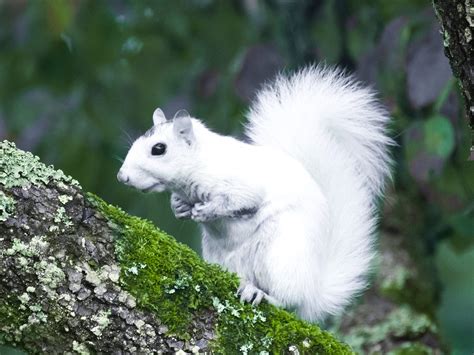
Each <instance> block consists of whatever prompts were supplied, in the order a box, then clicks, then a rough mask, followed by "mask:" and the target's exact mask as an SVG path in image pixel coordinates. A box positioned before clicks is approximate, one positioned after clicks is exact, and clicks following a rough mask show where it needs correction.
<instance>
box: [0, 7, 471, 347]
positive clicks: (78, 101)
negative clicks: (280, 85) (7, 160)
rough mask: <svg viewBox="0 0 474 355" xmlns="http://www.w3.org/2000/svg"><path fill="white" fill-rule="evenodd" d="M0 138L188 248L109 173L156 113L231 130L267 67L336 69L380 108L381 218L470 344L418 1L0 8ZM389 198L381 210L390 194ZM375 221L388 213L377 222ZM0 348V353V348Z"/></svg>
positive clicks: (467, 234)
mask: <svg viewBox="0 0 474 355" xmlns="http://www.w3.org/2000/svg"><path fill="white" fill-rule="evenodd" d="M0 23H1V25H0V138H2V139H3V138H6V139H9V140H12V141H14V142H16V143H17V144H18V145H19V146H20V147H21V148H24V149H28V150H31V151H33V152H35V153H36V154H38V155H39V156H40V157H41V158H42V160H43V161H46V162H48V163H52V164H54V165H55V166H56V167H58V168H61V169H63V170H64V171H65V172H66V173H68V174H70V175H73V176H74V177H75V178H77V179H78V180H79V181H80V182H81V183H82V185H83V187H84V188H85V190H88V191H92V192H94V193H96V194H98V195H99V196H101V197H103V198H104V199H105V200H107V201H110V202H112V203H114V204H117V205H119V206H122V207H123V208H124V209H125V210H126V211H127V212H130V213H132V214H136V215H139V216H143V217H146V218H148V219H151V220H153V221H154V222H155V223H156V224H157V225H158V226H159V227H160V228H162V229H164V230H165V231H168V232H169V233H171V234H172V235H174V236H176V237H177V238H179V239H180V240H182V241H183V242H185V243H188V244H190V245H191V246H192V247H193V248H195V249H197V250H199V234H198V231H197V229H196V227H195V226H194V225H193V224H192V223H190V222H182V221H177V220H175V219H174V218H173V216H172V215H171V211H170V208H169V203H168V196H167V195H161V196H158V195H144V194H140V193H138V192H137V191H133V190H129V189H127V188H126V187H124V186H123V185H120V184H119V183H118V182H117V180H116V178H115V176H116V172H117V170H118V168H119V167H120V159H121V158H123V157H124V156H125V154H126V152H127V148H128V146H129V143H130V140H132V139H133V138H135V137H137V136H139V135H140V134H141V133H142V132H144V131H145V130H146V129H148V128H149V127H150V126H151V114H152V112H153V110H154V109H155V108H156V107H157V106H160V107H162V108H163V109H164V110H165V112H166V113H167V114H168V115H172V114H174V112H175V111H177V110H178V109H181V108H186V109H188V111H189V112H191V113H192V114H193V115H194V116H196V117H199V118H202V119H203V120H204V121H205V122H206V123H207V124H208V125H209V126H210V127H212V128H213V129H215V130H216V131H218V132H221V133H223V134H232V135H235V136H239V135H240V132H241V128H242V123H243V122H244V118H243V117H244V114H245V111H246V108H247V107H248V103H249V99H250V98H251V97H252V95H253V93H254V92H255V90H256V89H257V88H258V87H259V85H261V84H262V82H264V81H265V80H270V79H271V77H272V76H273V75H274V74H275V73H276V72H277V71H279V70H282V71H291V70H293V69H295V68H298V67H301V66H303V65H304V64H307V63H313V62H319V61H324V62H326V63H328V64H339V65H341V66H343V67H345V68H347V69H348V70H350V71H354V72H355V73H356V75H357V76H358V77H359V78H360V79H361V80H363V81H364V82H366V83H368V84H370V85H373V86H375V87H376V88H377V89H378V90H379V91H380V93H381V95H380V96H381V98H382V100H383V102H384V103H385V105H386V106H387V107H388V108H389V110H390V111H391V113H392V115H393V117H394V120H393V125H392V132H393V133H392V134H393V137H395V139H396V140H397V142H398V143H399V147H397V148H396V149H395V151H394V156H395V160H396V162H397V165H396V167H395V179H394V184H393V187H392V188H391V189H390V193H389V198H388V200H389V201H392V200H395V199H396V200H398V199H402V200H403V203H406V204H407V205H406V207H407V208H406V209H405V210H404V211H403V212H399V211H400V209H399V208H388V209H387V211H388V212H387V213H390V214H391V215H390V216H388V217H390V219H391V221H392V222H391V223H392V224H393V221H396V224H397V223H398V227H397V228H398V229H399V230H400V231H401V232H403V233H405V234H406V236H407V239H410V242H411V243H413V246H414V248H415V247H416V248H421V249H422V250H423V252H424V255H425V256H426V258H428V259H429V260H430V261H431V262H432V265H433V272H434V273H436V274H437V275H438V277H439V285H438V288H439V292H440V297H441V298H440V304H439V307H438V315H439V317H440V320H441V326H442V330H443V333H444V334H445V336H446V340H447V341H448V342H449V343H450V344H451V346H452V347H453V349H454V352H455V353H457V354H470V353H472V351H473V350H474V320H473V319H472V318H473V317H472V315H473V314H474V274H473V270H474V248H473V246H474V243H473V242H474V235H473V234H474V192H473V191H474V168H473V164H474V163H473V162H467V158H468V155H469V153H468V151H469V139H468V128H467V122H466V120H465V119H464V116H463V114H462V105H461V104H460V99H461V98H460V95H459V92H458V89H457V86H456V83H455V82H454V80H453V79H452V78H451V72H450V68H449V65H448V63H447V60H446V59H445V58H444V56H443V39H442V37H441V35H440V34H439V33H438V31H439V29H438V27H437V22H436V19H435V17H434V13H433V10H432V8H431V6H430V3H427V2H425V1H419V0H416V1H413V0H398V1H392V2H390V1H382V0H380V1H368V0H365V1H356V0H325V1H313V2H310V1H299V2H296V1H285V2H280V1H270V0H268V1H251V0H248V1H237V0H235V1H217V0H215V1H213V0H194V1H191V0H189V1H176V0H175V1H172V0H169V1H93V0H91V1H59V0H58V1H54V0H52V1H3V2H2V1H0ZM389 205H390V203H389ZM386 218H387V216H386ZM0 352H1V350H0Z"/></svg>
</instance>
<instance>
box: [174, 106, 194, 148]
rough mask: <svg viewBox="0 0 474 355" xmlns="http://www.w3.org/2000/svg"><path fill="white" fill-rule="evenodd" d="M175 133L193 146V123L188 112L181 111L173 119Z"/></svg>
mask: <svg viewBox="0 0 474 355" xmlns="http://www.w3.org/2000/svg"><path fill="white" fill-rule="evenodd" d="M173 131H174V133H175V134H176V135H177V136H178V137H181V138H183V139H184V140H185V141H186V143H188V144H189V145H191V143H192V142H193V141H194V133H193V122H192V121H191V117H189V113H188V112H187V111H186V110H179V111H178V112H176V114H175V115H174V118H173Z"/></svg>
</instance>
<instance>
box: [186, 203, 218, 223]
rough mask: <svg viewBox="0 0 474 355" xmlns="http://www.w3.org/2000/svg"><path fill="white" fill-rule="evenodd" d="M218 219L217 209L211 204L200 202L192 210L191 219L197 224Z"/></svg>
mask: <svg viewBox="0 0 474 355" xmlns="http://www.w3.org/2000/svg"><path fill="white" fill-rule="evenodd" d="M216 218H217V214H216V209H215V207H214V205H213V204H212V203H210V202H198V203H196V204H195V205H194V207H193V208H192V210H191V219H192V220H193V221H196V222H209V221H211V220H213V219H216Z"/></svg>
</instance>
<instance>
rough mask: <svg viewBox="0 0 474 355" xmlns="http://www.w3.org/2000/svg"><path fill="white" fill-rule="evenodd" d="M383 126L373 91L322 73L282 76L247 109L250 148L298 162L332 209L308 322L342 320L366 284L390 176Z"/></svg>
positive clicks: (305, 311) (304, 311)
mask: <svg viewBox="0 0 474 355" xmlns="http://www.w3.org/2000/svg"><path fill="white" fill-rule="evenodd" d="M388 121H389V117H388V115H387V113H386V111H385V110H384V109H383V108H382V107H381V106H380V105H379V103H378V101H377V100H376V98H375V96H374V93H373V92H372V91H371V90H370V89H368V88H365V87H363V86H361V85H360V84H358V83H357V82H356V81H355V80H354V79H353V78H352V77H350V76H346V75H345V74H344V73H343V72H342V71H340V70H337V69H330V68H327V67H309V68H307V69H304V70H302V71H299V72H298V73H296V74H294V75H293V76H291V77H289V78H286V77H284V76H280V77H279V78H278V79H277V80H276V81H275V82H274V83H273V84H271V85H268V86H267V87H265V88H264V89H263V90H262V91H261V92H260V93H259V94H258V95H257V98H256V100H255V102H254V105H253V106H252V108H251V111H250V113H249V117H248V124H247V127H246V134H247V136H248V137H249V138H250V139H251V141H252V142H253V143H254V144H257V145H264V146H273V147H276V148H278V149H280V150H283V151H284V152H286V153H287V154H289V155H291V156H292V157H293V158H295V159H297V160H298V161H300V162H301V163H302V164H303V165H304V166H305V168H306V169H307V170H308V171H309V172H310V173H311V175H312V176H313V178H314V179H315V181H316V182H317V183H318V184H319V186H320V187H321V189H322V191H323V193H324V194H325V196H326V198H327V201H328V202H329V206H330V207H329V208H330V211H329V215H330V218H331V219H332V220H331V228H332V230H331V232H330V235H327V236H317V237H318V238H323V239H324V242H325V243H324V244H325V245H326V246H327V250H325V251H322V252H321V255H316V256H315V258H317V259H318V269H319V270H321V275H318V280H317V283H318V288H319V291H318V298H319V299H318V300H317V302H318V305H317V306H314V305H312V306H308V305H306V306H303V305H302V307H301V309H300V310H299V312H300V315H301V316H302V317H304V318H306V319H310V320H318V319H321V318H323V316H322V314H324V313H326V314H327V313H329V314H334V313H337V312H339V311H340V310H341V309H342V308H343V307H344V306H346V305H347V304H348V303H349V302H350V300H351V298H352V297H353V296H354V294H356V293H357V292H359V291H360V290H361V289H363V288H364V286H365V284H366V281H365V279H366V274H367V272H368V271H369V269H370V265H371V261H372V259H373V256H374V251H373V248H372V241H373V231H374V227H375V225H376V218H375V213H374V211H375V208H374V206H375V203H374V201H375V200H376V198H377V196H380V195H381V194H382V192H383V189H384V185H385V181H386V180H387V177H388V176H389V175H390V165H391V159H390V155H389V149H388V148H389V146H390V145H392V144H393V141H392V140H391V139H390V138H389V137H388V136H387V133H386V125H387V123H388ZM289 183H291V182H289ZM325 249H326V248H325ZM315 307H316V309H315Z"/></svg>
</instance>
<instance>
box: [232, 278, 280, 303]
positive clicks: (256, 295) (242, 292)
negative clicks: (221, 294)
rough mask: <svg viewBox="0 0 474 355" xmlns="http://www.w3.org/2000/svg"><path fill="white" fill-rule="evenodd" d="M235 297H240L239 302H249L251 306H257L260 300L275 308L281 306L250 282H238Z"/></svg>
mask: <svg viewBox="0 0 474 355" xmlns="http://www.w3.org/2000/svg"><path fill="white" fill-rule="evenodd" d="M237 296H240V302H249V303H250V302H251V303H252V305H253V306H258V305H259V304H260V302H262V299H265V300H266V301H267V302H268V303H270V304H272V305H274V306H277V307H278V306H280V305H281V304H280V302H278V301H277V300H276V299H275V298H274V297H272V296H270V295H269V294H267V293H266V292H264V291H262V290H261V289H259V288H258V287H257V286H255V285H254V284H252V283H251V282H247V281H244V280H242V281H241V282H240V286H239V289H238V290H237Z"/></svg>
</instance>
